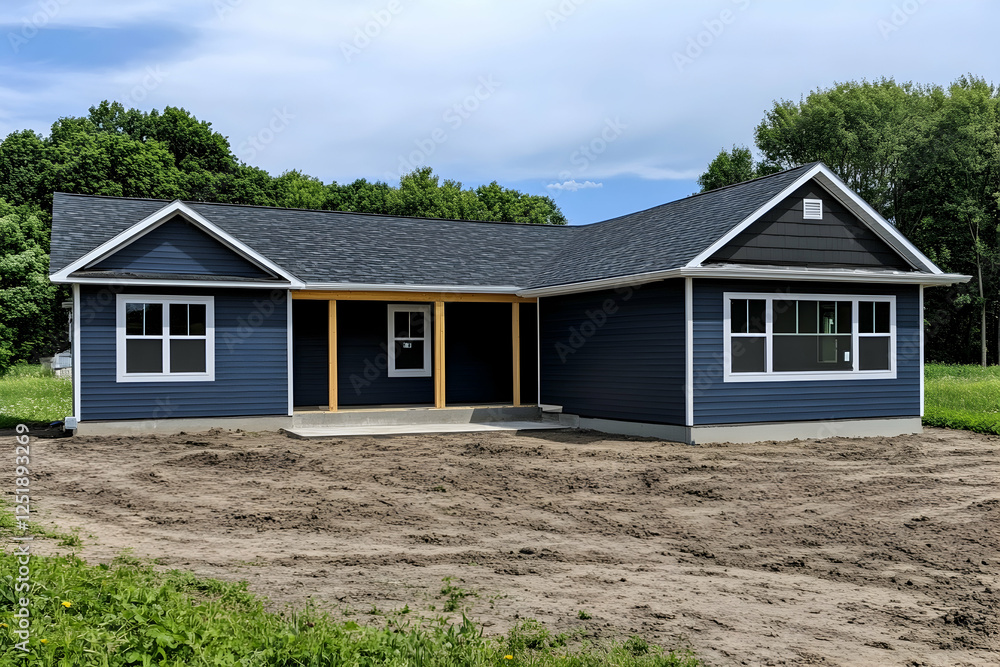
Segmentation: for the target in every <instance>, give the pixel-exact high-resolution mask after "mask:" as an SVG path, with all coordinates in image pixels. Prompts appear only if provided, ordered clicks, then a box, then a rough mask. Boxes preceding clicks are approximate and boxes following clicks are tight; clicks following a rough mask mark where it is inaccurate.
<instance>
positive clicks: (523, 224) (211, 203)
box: [52, 192, 586, 228]
mask: <svg viewBox="0 0 1000 667" xmlns="http://www.w3.org/2000/svg"><path fill="white" fill-rule="evenodd" d="M52 195H53V197H55V195H63V196H65V197H82V198H85V199H114V200H116V201H138V202H162V203H163V204H164V205H167V204H170V203H172V202H175V201H179V202H181V203H182V204H186V205H188V206H191V205H205V206H229V207H234V208H261V209H265V210H268V211H295V212H302V213H328V214H339V215H363V216H369V217H373V218H401V219H403V220H426V221H429V222H474V223H480V224H488V225H512V226H518V227H545V228H553V227H560V228H563V227H564V228H573V227H583V226H586V225H569V224H566V225H552V224H548V223H541V224H539V223H534V222H511V221H507V220H478V219H468V218H428V217H421V216H418V215H398V214H395V213H370V212H367V211H334V210H331V209H324V208H292V207H288V206H265V205H263V204H234V203H232V202H217V201H201V200H196V199H180V198H177V199H158V198H154V197H116V196H114V195H85V194H80V193H76V192H53V193H52Z"/></svg>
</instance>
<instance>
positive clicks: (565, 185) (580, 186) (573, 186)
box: [545, 180, 604, 192]
mask: <svg viewBox="0 0 1000 667" xmlns="http://www.w3.org/2000/svg"><path fill="white" fill-rule="evenodd" d="M545 187H547V188H548V189H549V190H565V191H567V192H576V191H577V190H588V189H590V188H603V187H604V183H594V182H593V181H584V182H583V183H581V182H580V181H577V180H571V181H563V182H562V183H549V184H548V185H546V186H545Z"/></svg>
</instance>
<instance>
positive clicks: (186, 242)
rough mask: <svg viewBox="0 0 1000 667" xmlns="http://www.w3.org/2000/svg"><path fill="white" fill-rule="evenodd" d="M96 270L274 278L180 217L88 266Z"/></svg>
mask: <svg viewBox="0 0 1000 667" xmlns="http://www.w3.org/2000/svg"><path fill="white" fill-rule="evenodd" d="M87 268H88V269H89V270H96V271H128V272H132V273H155V274H161V273H167V274H189V275H206V276H239V277H242V278H265V279H266V278H272V277H273V276H272V275H271V274H270V273H269V272H267V271H265V270H264V269H262V268H260V267H258V266H257V265H256V264H254V263H252V262H250V261H249V260H247V259H245V258H244V257H242V256H241V255H239V254H237V253H236V252H234V251H233V250H231V249H230V248H228V247H226V246H225V245H224V244H222V243H220V242H219V241H217V240H216V239H214V238H212V237H211V236H209V235H208V234H206V233H205V232H203V231H201V230H200V229H198V228H197V227H195V225H193V224H191V223H190V222H188V221H187V220H185V219H184V218H182V217H180V216H175V217H173V218H171V219H170V220H168V221H166V222H164V223H163V224H161V225H159V226H158V227H156V229H154V230H152V231H151V232H149V233H147V234H144V235H143V236H140V237H139V238H138V239H136V240H135V241H133V242H132V243H129V244H128V245H126V246H125V247H124V248H121V249H120V250H118V251H117V252H115V253H114V254H112V255H110V256H108V257H105V258H104V259H102V260H101V261H100V262H98V263H97V264H94V265H92V266H89V267H87Z"/></svg>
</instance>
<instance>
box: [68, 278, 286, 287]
mask: <svg viewBox="0 0 1000 667" xmlns="http://www.w3.org/2000/svg"><path fill="white" fill-rule="evenodd" d="M49 280H50V281H52V282H54V283H69V284H80V285H135V286H137V287H227V288H228V287H242V288H245V289H280V290H287V289H290V287H291V286H290V285H289V284H288V283H252V282H250V283H248V282H235V281H234V282H230V281H225V280H182V279H178V280H170V279H162V280H161V279H155V278H125V277H122V278H85V277H81V276H73V277H70V278H64V279H57V278H56V277H55V276H51V277H50V278H49Z"/></svg>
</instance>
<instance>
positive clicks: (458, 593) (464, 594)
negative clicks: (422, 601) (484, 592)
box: [439, 577, 479, 611]
mask: <svg viewBox="0 0 1000 667" xmlns="http://www.w3.org/2000/svg"><path fill="white" fill-rule="evenodd" d="M454 580H455V578H454V577H445V578H444V579H442V580H441V581H443V582H444V586H442V587H441V595H440V596H439V597H444V598H445V601H444V610H445V611H456V610H458V608H459V607H460V606H462V603H463V602H464V600H465V598H468V597H479V594H478V593H476V592H475V591H467V590H465V589H464V588H461V587H459V586H456V585H454V584H453V583H452V582H453V581H454Z"/></svg>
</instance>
